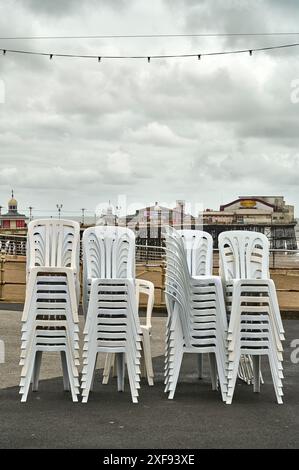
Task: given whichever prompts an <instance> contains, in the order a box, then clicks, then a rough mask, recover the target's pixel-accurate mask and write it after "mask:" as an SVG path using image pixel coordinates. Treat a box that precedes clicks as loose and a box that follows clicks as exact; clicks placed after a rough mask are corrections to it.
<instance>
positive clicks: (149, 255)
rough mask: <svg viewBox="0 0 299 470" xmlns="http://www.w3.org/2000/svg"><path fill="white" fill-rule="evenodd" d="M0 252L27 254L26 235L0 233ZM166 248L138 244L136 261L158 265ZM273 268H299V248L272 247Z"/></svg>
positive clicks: (217, 258) (18, 254)
mask: <svg viewBox="0 0 299 470" xmlns="http://www.w3.org/2000/svg"><path fill="white" fill-rule="evenodd" d="M0 253H2V254H6V255H15V256H26V237H24V236H21V235H13V236H9V235H0ZM164 254H165V251H164V248H163V246H161V245H149V244H144V245H140V244H137V245H136V263H137V264H146V265H157V264H163V263H164ZM218 260H219V251H218V249H214V266H215V267H217V266H218ZM270 268H271V269H276V268H279V269H283V268H285V269H299V250H298V249H297V250H287V249H270Z"/></svg>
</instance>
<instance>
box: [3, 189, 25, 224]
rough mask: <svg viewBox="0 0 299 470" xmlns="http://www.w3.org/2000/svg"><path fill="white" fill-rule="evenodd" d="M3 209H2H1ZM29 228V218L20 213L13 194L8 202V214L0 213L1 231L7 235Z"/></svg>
mask: <svg viewBox="0 0 299 470" xmlns="http://www.w3.org/2000/svg"><path fill="white" fill-rule="evenodd" d="M1 209H2V207H1ZM26 227H27V217H26V215H24V214H20V213H19V212H18V202H17V200H16V199H15V197H14V193H13V191H12V193H11V199H10V200H9V201H8V210H7V213H5V214H2V213H1V212H0V230H1V232H5V233H7V232H8V233H14V232H17V231H24V230H26Z"/></svg>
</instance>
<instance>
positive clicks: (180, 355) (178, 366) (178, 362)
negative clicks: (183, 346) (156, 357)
mask: <svg viewBox="0 0 299 470" xmlns="http://www.w3.org/2000/svg"><path fill="white" fill-rule="evenodd" d="M183 354H184V353H183V351H182V350H181V351H179V352H178V354H177V356H176V358H175V361H176V363H175V371H174V373H173V376H172V380H171V385H170V387H169V389H170V390H169V394H168V399H169V400H172V399H173V397H174V394H175V389H176V386H177V382H178V378H179V375H180V370H181V365H182V360H183Z"/></svg>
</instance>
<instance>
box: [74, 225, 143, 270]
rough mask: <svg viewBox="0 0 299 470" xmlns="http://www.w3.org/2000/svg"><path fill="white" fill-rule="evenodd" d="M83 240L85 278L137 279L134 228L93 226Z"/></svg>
mask: <svg viewBox="0 0 299 470" xmlns="http://www.w3.org/2000/svg"><path fill="white" fill-rule="evenodd" d="M82 242H83V270H84V274H83V276H84V279H92V278H101V279H113V278H118V279H119V278H121V279H125V278H126V279H128V278H129V279H134V278H135V235H134V232H133V231H132V230H131V229H129V228H125V227H115V226H111V227H109V226H100V225H99V226H96V227H90V228H88V229H86V230H85V231H84V233H83V239H82Z"/></svg>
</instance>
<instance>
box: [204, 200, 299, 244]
mask: <svg viewBox="0 0 299 470" xmlns="http://www.w3.org/2000/svg"><path fill="white" fill-rule="evenodd" d="M296 223H297V222H296V220H295V217H294V206H292V205H288V204H286V203H285V200H284V197H283V196H240V197H239V198H238V199H235V200H234V201H232V202H229V203H228V204H224V205H221V206H220V210H219V211H213V210H210V209H207V210H205V211H204V213H203V215H202V226H203V230H206V231H207V232H209V233H210V234H211V235H212V236H213V239H214V246H215V248H217V243H218V235H219V233H221V232H224V231H226V230H253V231H256V232H262V233H264V234H265V235H266V236H267V237H268V239H269V241H270V247H271V248H273V249H285V250H296V249H297V240H296V232H295V227H296Z"/></svg>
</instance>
